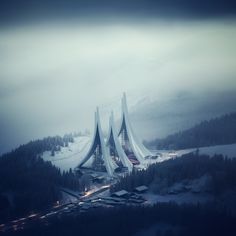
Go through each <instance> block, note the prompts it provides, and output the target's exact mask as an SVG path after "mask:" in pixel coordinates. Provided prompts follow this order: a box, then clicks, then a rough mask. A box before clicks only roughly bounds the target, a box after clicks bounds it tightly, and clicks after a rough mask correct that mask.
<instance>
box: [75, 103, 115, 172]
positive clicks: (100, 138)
mask: <svg viewBox="0 0 236 236" xmlns="http://www.w3.org/2000/svg"><path fill="white" fill-rule="evenodd" d="M98 144H100V147H101V152H102V159H103V161H104V164H105V167H106V170H107V173H108V174H109V175H110V176H113V173H114V168H115V167H114V165H112V163H111V160H110V158H109V155H108V151H107V147H106V145H105V141H104V135H103V132H102V128H101V122H100V115H99V109H98V107H97V108H96V112H95V126H94V134H93V139H92V144H91V146H90V148H89V151H88V153H87V155H86V156H85V157H84V158H83V160H82V161H81V162H80V164H79V167H81V166H82V165H83V164H84V163H85V162H87V161H88V160H89V159H90V158H91V157H92V156H93V154H94V152H95V150H96V148H97V145H98Z"/></svg>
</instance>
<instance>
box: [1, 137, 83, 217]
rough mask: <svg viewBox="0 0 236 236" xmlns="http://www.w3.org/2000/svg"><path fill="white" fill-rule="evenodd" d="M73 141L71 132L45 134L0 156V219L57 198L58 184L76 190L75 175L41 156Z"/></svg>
mask: <svg viewBox="0 0 236 236" xmlns="http://www.w3.org/2000/svg"><path fill="white" fill-rule="evenodd" d="M68 142H73V137H72V136H68V135H67V136H64V137H63V138H62V137H59V136H56V137H48V138H44V139H43V140H36V141H31V142H29V143H28V144H25V145H21V146H20V147H19V148H17V149H15V150H13V151H12V152H10V153H7V154H4V155H2V156H1V157H0V219H5V220H6V219H7V218H12V217H14V216H18V215H22V214H26V213H29V212H31V211H35V210H42V209H45V208H47V207H48V206H51V205H52V204H54V203H55V202H56V201H57V200H59V199H60V197H61V196H60V191H59V188H58V187H66V188H69V189H73V190H80V188H81V187H82V186H81V184H80V181H79V178H78V176H76V174H74V173H73V172H72V170H70V171H68V172H63V173H61V171H60V169H58V168H56V167H55V166H53V165H52V164H51V162H48V161H47V162H46V161H44V160H43V159H42V158H41V154H42V153H43V152H45V151H51V152H52V154H51V155H53V154H54V151H55V150H58V149H60V147H61V146H66V145H68Z"/></svg>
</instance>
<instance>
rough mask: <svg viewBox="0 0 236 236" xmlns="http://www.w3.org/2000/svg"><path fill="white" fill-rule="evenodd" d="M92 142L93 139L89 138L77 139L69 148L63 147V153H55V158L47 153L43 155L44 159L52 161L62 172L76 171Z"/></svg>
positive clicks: (81, 137)
mask: <svg viewBox="0 0 236 236" xmlns="http://www.w3.org/2000/svg"><path fill="white" fill-rule="evenodd" d="M90 142H91V139H90V137H88V136H80V137H76V138H74V142H73V143H69V145H68V147H62V148H61V151H58V152H55V155H54V156H51V152H49V151H47V152H44V153H43V155H42V158H43V159H44V160H45V161H51V162H52V164H53V165H55V166H56V167H59V168H60V169H61V170H69V169H70V168H72V169H74V168H75V167H77V166H78V164H79V162H80V161H81V159H82V158H83V157H84V156H85V154H86V153H87V151H88V149H89V146H90Z"/></svg>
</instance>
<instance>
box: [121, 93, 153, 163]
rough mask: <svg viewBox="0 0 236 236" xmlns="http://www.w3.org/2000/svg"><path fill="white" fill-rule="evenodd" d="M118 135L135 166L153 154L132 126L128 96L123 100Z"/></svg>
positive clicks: (124, 96) (124, 95)
mask: <svg viewBox="0 0 236 236" xmlns="http://www.w3.org/2000/svg"><path fill="white" fill-rule="evenodd" d="M118 135H119V136H120V137H121V142H122V146H123V148H124V150H125V152H126V154H127V155H128V156H129V159H130V160H131V161H132V162H133V163H134V164H142V163H143V161H144V160H145V157H147V156H152V153H151V152H150V151H149V150H148V149H147V148H146V147H145V146H144V145H143V144H142V143H141V142H140V140H139V139H138V137H137V136H136V135H135V133H134V131H133V128H132V126H131V123H130V120H129V114H128V107H127V101H126V94H125V93H124V94H123V98H122V116H121V125H120V129H119V133H118Z"/></svg>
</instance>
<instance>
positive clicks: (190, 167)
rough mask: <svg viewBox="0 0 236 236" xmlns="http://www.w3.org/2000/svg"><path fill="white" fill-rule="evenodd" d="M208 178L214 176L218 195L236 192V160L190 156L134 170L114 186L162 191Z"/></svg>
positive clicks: (213, 188)
mask: <svg viewBox="0 0 236 236" xmlns="http://www.w3.org/2000/svg"><path fill="white" fill-rule="evenodd" d="M204 175H208V176H210V177H211V178H210V179H211V183H210V186H209V189H210V190H211V192H212V193H213V194H214V195H219V194H221V193H223V192H226V191H227V190H232V189H234V190H236V159H235V158H233V159H229V158H224V157H223V156H222V155H215V156H214V157H211V158H210V157H209V156H207V155H199V153H198V152H196V153H189V154H186V155H183V156H182V157H180V158H176V159H171V160H168V161H164V162H161V163H157V164H153V165H150V166H149V167H148V168H147V169H146V170H141V171H133V172H132V173H131V174H129V175H127V176H125V177H123V178H121V179H120V180H119V181H118V182H117V183H116V184H115V185H113V186H112V188H111V191H112V192H114V191H118V190H121V189H125V190H127V191H132V190H133V189H134V188H135V187H137V186H139V185H147V186H150V185H153V186H155V185H156V186H158V187H159V190H161V188H166V187H171V186H172V185H174V184H175V183H178V182H181V181H184V180H193V179H198V178H200V177H202V176H204ZM157 191H158V188H157Z"/></svg>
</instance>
